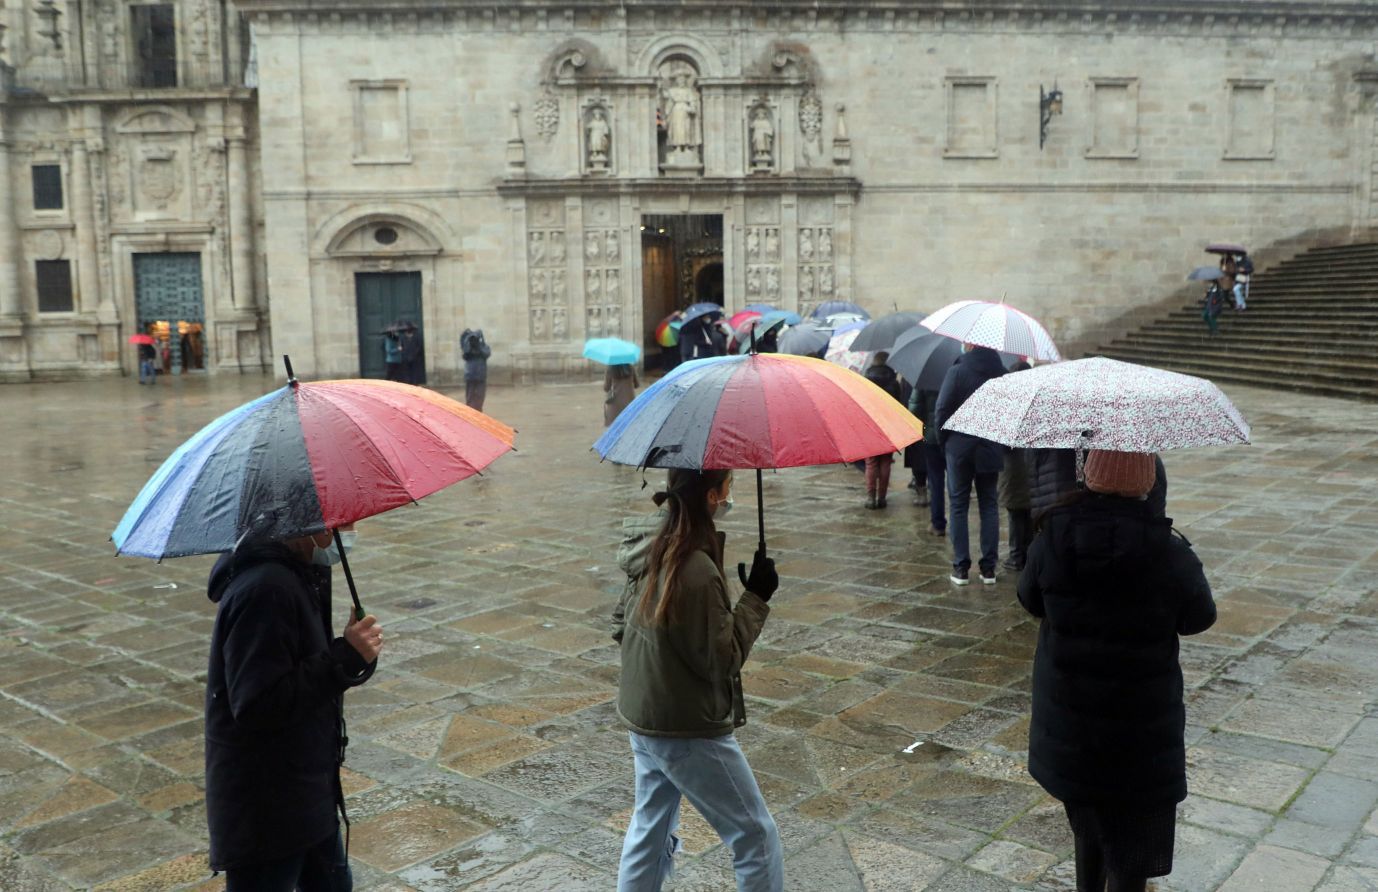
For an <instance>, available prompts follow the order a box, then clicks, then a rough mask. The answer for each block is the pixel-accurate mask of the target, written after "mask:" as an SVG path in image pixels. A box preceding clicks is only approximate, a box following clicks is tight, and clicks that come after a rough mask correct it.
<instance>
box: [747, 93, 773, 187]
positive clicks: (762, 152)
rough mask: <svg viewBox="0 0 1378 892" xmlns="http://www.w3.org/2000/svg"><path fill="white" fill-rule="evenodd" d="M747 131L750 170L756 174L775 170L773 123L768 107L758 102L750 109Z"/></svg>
mask: <svg viewBox="0 0 1378 892" xmlns="http://www.w3.org/2000/svg"><path fill="white" fill-rule="evenodd" d="M749 118H750V120H749V121H748V123H747V131H748V134H749V135H750V137H751V138H750V145H751V170H752V171H753V172H756V173H760V172H768V171H772V170H774V169H775V121H774V115H773V114H772V112H771V109H770V106H769V105H767V104H766V103H765V102H758V103H756V104H755V105H754V106H752V107H751V110H750V112H749Z"/></svg>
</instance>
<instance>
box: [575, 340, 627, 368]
mask: <svg viewBox="0 0 1378 892" xmlns="http://www.w3.org/2000/svg"><path fill="white" fill-rule="evenodd" d="M584 358H585V359H592V360H593V361H594V362H601V363H602V364H603V365H632V364H633V363H635V362H636V361H637V360H639V359H641V348H640V347H638V346H637V345H635V344H633V343H632V342H631V341H624V340H622V339H621V338H594V339H593V340H590V341H585V342H584Z"/></svg>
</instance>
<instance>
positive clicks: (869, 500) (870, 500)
mask: <svg viewBox="0 0 1378 892" xmlns="http://www.w3.org/2000/svg"><path fill="white" fill-rule="evenodd" d="M866 507H867V508H868V509H872V510H874V509H875V507H876V497H875V496H867V497H866Z"/></svg>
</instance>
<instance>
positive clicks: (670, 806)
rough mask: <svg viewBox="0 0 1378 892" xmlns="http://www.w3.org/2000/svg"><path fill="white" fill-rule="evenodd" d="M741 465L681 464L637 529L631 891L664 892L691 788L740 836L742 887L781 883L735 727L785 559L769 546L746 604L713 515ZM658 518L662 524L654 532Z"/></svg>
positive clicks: (621, 885) (723, 827)
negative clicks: (745, 674) (704, 467)
mask: <svg viewBox="0 0 1378 892" xmlns="http://www.w3.org/2000/svg"><path fill="white" fill-rule="evenodd" d="M731 488H732V473H731V472H730V471H692V470H679V469H675V470H672V471H670V473H669V479H668V482H667V485H666V489H665V492H660V493H656V496H655V500H656V504H658V505H660V506H661V507H662V509H663V510H662V512H661V515H658V516H657V518H654V519H651V520H650V521H649V522H648V521H638V522H635V523H633V525H632V526H631V527H630V528H629V529H628V531H629V532H630V533H632V537H630V541H629V542H627V543H624V547H623V550H622V553H621V554H620V555H619V558H620V560H621V562H622V565H623V569H624V570H626V571H627V577H628V581H627V587H626V590H625V591H624V592H623V596H622V600H621V602H620V603H619V605H618V608H617V611H616V612H615V614H614V617H613V637H614V638H616V639H617V640H618V641H619V642H620V643H621V645H622V677H621V682H620V683H619V685H618V695H617V712H618V715H619V716H620V717H621V719H622V721H623V723H625V724H626V725H627V727H628V728H629V729H630V736H631V747H632V755H633V757H634V759H635V762H636V808H635V809H634V810H633V812H632V818H631V823H630V825H629V826H628V827H627V836H626V840H625V841H624V843H623V846H622V862H621V866H620V869H619V871H618V880H617V888H618V892H658V890H659V889H660V888H661V886H662V884H663V883H664V882H665V880H666V878H667V877H668V876H669V875H670V869H671V866H672V856H673V855H674V853H675V851H676V850H677V849H678V847H679V839H678V837H676V836H675V830H676V829H677V827H678V825H679V806H680V800H681V797H687V798H688V799H689V801H690V802H691V803H692V804H693V805H694V807H695V808H696V809H698V811H699V812H700V813H701V814H702V815H703V816H704V818H705V819H707V821H708V822H709V823H710V824H711V825H712V826H713V829H714V830H716V831H717V832H718V835H719V836H721V837H722V839H723V841H724V842H725V843H727V844H728V845H729V846H730V847H731V848H732V853H733V865H734V867H735V869H736V873H737V888H738V890H740V892H780V890H781V889H782V888H783V887H784V868H783V853H782V850H781V847H780V835H779V832H778V831H777V830H776V827H775V821H774V819H772V818H771V816H770V811H769V810H768V809H767V808H766V803H765V799H764V798H763V797H762V796H761V790H760V788H759V787H758V786H757V784H756V779H755V777H754V776H753V775H752V773H751V767H750V766H749V765H748V764H747V762H746V757H745V756H744V755H743V754H742V751H741V748H740V747H738V745H737V739H736V737H735V736H734V735H733V733H732V732H733V729H734V728H736V727H739V726H741V725H742V724H744V723H745V722H746V709H745V705H744V701H743V698H742V679H741V669H742V663H744V662H745V661H746V657H747V654H748V653H750V651H751V645H752V644H753V643H754V642H755V641H756V636H758V635H759V634H760V633H761V626H762V625H763V624H764V623H765V619H766V616H767V615H768V614H769V613H770V607H769V606H768V604H767V602H768V601H769V600H770V598H771V595H773V594H774V593H775V589H776V588H777V587H778V585H779V577H778V576H777V575H776V573H775V562H774V561H772V560H771V559H770V558H768V557H766V556H765V554H763V553H761V552H757V553H756V556H755V559H754V560H753V561H752V564H751V573H750V574H749V575H748V574H747V572H746V567H745V565H742V564H739V565H738V567H737V572H738V575H739V576H740V578H741V580H742V583H743V585H744V586H745V588H746V591H745V592H743V593H742V596H741V598H739V599H738V601H737V604H736V606H735V607H734V606H733V604H732V602H731V599H730V598H729V597H728V594H727V579H726V577H725V576H724V574H723V569H722V555H723V536H722V534H721V533H719V532H718V531H717V529H716V528H715V527H714V525H713V518H714V517H721V516H722V514H723V513H725V512H726V511H727V510H728V509H730V508H731V506H732V499H731ZM652 530H653V531H654V532H653V533H652V532H651V531H652Z"/></svg>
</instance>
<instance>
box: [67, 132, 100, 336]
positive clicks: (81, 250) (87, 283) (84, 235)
mask: <svg viewBox="0 0 1378 892" xmlns="http://www.w3.org/2000/svg"><path fill="white" fill-rule="evenodd" d="M71 181H72V222H74V223H75V224H76V228H77V233H76V235H77V292H78V293H77V297H78V302H77V307H76V309H77V310H78V311H79V312H82V313H91V314H94V313H95V312H96V311H97V310H98V309H99V308H100V270H99V268H98V264H99V262H100V261H99V260H98V259H97V257H96V217H95V213H94V208H93V206H92V202H91V165H90V162H89V160H88V158H87V152H86V140H85V138H84V137H78V138H77V139H74V140H72V176H71Z"/></svg>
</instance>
